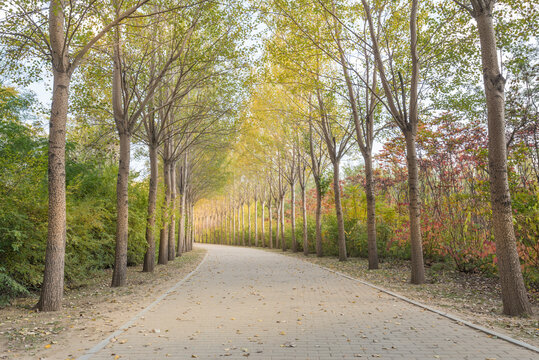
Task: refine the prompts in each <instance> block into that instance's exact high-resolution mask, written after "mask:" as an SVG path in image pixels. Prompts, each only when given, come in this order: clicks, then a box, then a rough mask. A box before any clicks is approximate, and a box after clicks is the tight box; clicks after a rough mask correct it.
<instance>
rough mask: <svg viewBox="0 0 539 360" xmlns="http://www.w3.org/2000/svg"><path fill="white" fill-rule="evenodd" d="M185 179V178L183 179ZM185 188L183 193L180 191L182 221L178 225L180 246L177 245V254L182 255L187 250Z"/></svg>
mask: <svg viewBox="0 0 539 360" xmlns="http://www.w3.org/2000/svg"><path fill="white" fill-rule="evenodd" d="M182 181H183V180H182ZM185 197H186V195H185V189H184V191H183V193H181V192H180V221H179V225H178V246H177V249H176V251H177V254H176V256H181V255H182V253H183V252H184V251H185V247H184V243H185V241H184V238H185V213H186V209H185V207H186V206H187V204H186V203H185Z"/></svg>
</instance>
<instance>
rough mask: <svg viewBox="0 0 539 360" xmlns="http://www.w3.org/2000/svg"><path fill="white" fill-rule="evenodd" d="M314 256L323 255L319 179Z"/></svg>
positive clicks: (318, 184) (317, 185) (317, 183)
mask: <svg viewBox="0 0 539 360" xmlns="http://www.w3.org/2000/svg"><path fill="white" fill-rule="evenodd" d="M315 216H316V244H315V245H316V256H318V257H322V256H324V254H323V251H322V191H321V189H320V181H317V182H316V214H315Z"/></svg>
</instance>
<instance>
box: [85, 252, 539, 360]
mask: <svg viewBox="0 0 539 360" xmlns="http://www.w3.org/2000/svg"><path fill="white" fill-rule="evenodd" d="M200 246H203V247H205V248H207V249H208V255H207V258H206V260H205V261H204V263H203V264H202V265H201V267H200V268H199V270H198V271H197V272H196V273H195V274H194V275H193V276H192V277H190V278H189V279H188V280H187V281H186V282H184V283H183V284H182V285H181V286H180V287H179V288H178V289H176V290H175V291H172V292H171V293H170V294H169V295H168V296H166V297H165V298H164V299H163V300H162V301H161V302H160V303H159V305H158V306H156V307H154V308H153V309H152V310H151V311H149V312H147V313H146V314H145V315H144V317H141V318H139V319H138V320H136V321H135V322H134V323H133V324H132V326H131V327H130V328H129V329H128V330H126V331H125V332H123V333H122V334H121V335H119V336H117V337H116V338H115V341H113V342H110V343H109V345H107V346H106V347H105V348H103V349H102V350H100V351H99V352H98V353H97V354H96V355H94V356H93V357H92V359H114V358H116V357H117V356H118V355H119V356H120V358H121V359H145V360H150V359H166V358H171V359H191V358H199V359H244V358H245V357H249V358H254V359H333V358H338V359H342V358H346V359H352V358H365V359H366V358H369V359H372V358H380V359H401V360H402V359H422V360H423V359H480V360H485V359H497V360H502V359H503V360H507V359H519V360H524V359H535V360H537V359H538V358H539V356H538V354H537V353H534V352H532V351H530V350H526V349H523V348H521V347H518V346H516V345H513V344H510V343H508V342H506V341H503V340H500V339H494V338H490V337H489V336H487V335H486V334H484V333H482V332H479V331H476V330H473V329H470V328H468V327H466V326H463V325H459V324H457V323H455V322H453V321H451V320H448V319H446V318H443V317H440V316H438V315H436V314H434V313H432V312H429V311H425V310H422V309H421V308H419V307H416V306H413V305H411V304H408V303H406V302H403V301H401V300H398V299H395V298H393V297H391V296H389V295H386V294H384V293H381V292H379V291H377V290H374V289H372V288H370V287H367V286H364V285H361V284H358V283H357V282H354V281H352V280H349V279H346V278H344V277H342V276H339V275H336V274H333V273H331V272H329V271H326V270H324V269H321V268H319V267H316V266H314V265H311V264H309V263H305V262H302V261H299V260H296V259H294V258H291V257H286V256H281V255H277V254H273V253H269V252H265V251H261V250H255V249H248V248H235V247H227V246H215V245H200ZM127 320H128V319H126V321H127Z"/></svg>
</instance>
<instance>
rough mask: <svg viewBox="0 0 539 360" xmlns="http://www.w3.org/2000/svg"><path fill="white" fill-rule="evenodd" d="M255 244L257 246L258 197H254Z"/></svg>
mask: <svg viewBox="0 0 539 360" xmlns="http://www.w3.org/2000/svg"><path fill="white" fill-rule="evenodd" d="M255 246H256V247H258V198H257V197H255Z"/></svg>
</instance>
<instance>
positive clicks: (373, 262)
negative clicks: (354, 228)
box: [363, 153, 378, 270]
mask: <svg viewBox="0 0 539 360" xmlns="http://www.w3.org/2000/svg"><path fill="white" fill-rule="evenodd" d="M363 159H364V161H365V195H366V197H367V246H368V253H369V270H374V269H378V249H377V247H376V203H375V202H376V198H375V196H374V181H373V174H372V155H371V154H370V153H367V154H364V156H363Z"/></svg>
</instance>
